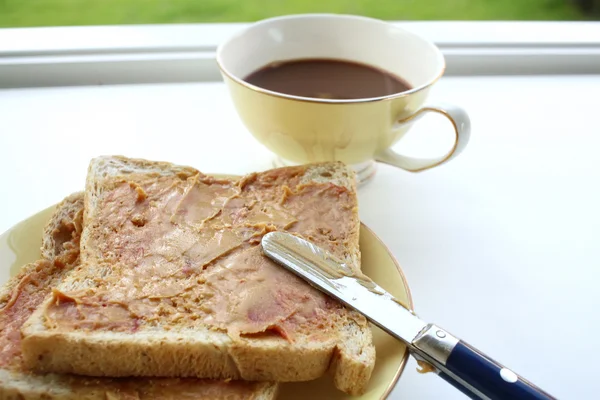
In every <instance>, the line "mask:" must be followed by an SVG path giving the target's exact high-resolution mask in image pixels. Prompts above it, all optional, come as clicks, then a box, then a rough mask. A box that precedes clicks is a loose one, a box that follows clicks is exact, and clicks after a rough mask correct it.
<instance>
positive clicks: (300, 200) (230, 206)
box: [0, 157, 375, 399]
mask: <svg viewBox="0 0 600 400" xmlns="http://www.w3.org/2000/svg"><path fill="white" fill-rule="evenodd" d="M82 215H83V218H82ZM57 221H58V222H57ZM63 226H69V227H70V228H69V229H70V230H69V229H67V230H65V228H63ZM273 230H285V231H288V232H291V233H293V234H297V235H300V236H303V237H305V238H307V239H309V240H311V241H313V242H314V243H316V244H318V245H320V246H323V247H325V248H327V249H328V250H330V251H331V252H333V253H334V254H336V255H337V256H338V257H340V258H342V259H344V260H345V261H346V262H347V264H348V265H351V266H352V267H353V268H356V269H359V268H360V252H359V247H358V234H359V231H358V230H359V220H358V212H357V199H356V187H355V181H354V176H353V174H352V173H351V171H349V170H348V169H347V168H346V167H345V166H344V165H343V164H340V163H323V164H314V165H307V166H300V167H288V168H281V169H275V170H270V171H266V172H262V173H255V174H250V175H247V176H245V177H243V178H235V179H224V178H216V177H212V176H208V175H204V174H202V173H200V172H199V171H197V170H195V169H193V168H189V167H181V166H176V165H173V164H169V163H161V162H151V161H145V160H137V159H128V158H124V157H100V158H97V159H94V160H92V162H91V163H90V168H89V171H88V178H87V182H86V190H85V194H84V195H83V196H82V195H81V194H78V195H73V196H71V197H69V198H67V199H66V200H65V201H64V202H63V203H62V204H61V205H60V206H59V208H58V210H57V212H56V213H55V216H54V217H53V219H52V221H51V223H50V224H49V228H48V229H47V230H46V232H45V234H44V247H43V252H42V254H43V257H44V260H42V261H39V262H38V263H35V264H34V265H30V266H27V267H25V268H24V270H23V272H22V273H21V274H20V275H19V276H18V277H15V278H13V279H12V280H11V282H9V283H8V284H7V285H5V288H4V289H5V290H4V293H5V294H4V297H2V298H0V299H3V301H4V303H2V302H0V321H1V318H5V319H6V320H8V319H12V320H14V321H15V322H14V323H13V324H12V325H11V326H12V328H11V329H4V328H2V329H3V331H2V332H1V335H3V337H4V335H5V331H6V332H8V333H7V334H6V337H8V336H10V337H11V338H13V341H12V342H11V343H12V344H11V345H10V346H8V348H9V350H10V351H12V352H15V354H17V356H18V357H16V358H14V359H17V358H18V362H15V361H13V364H12V365H13V367H10V366H9V367H6V368H4V366H3V365H2V364H1V360H2V358H0V367H2V368H4V369H3V370H1V371H2V372H0V398H1V396H2V395H1V393H8V394H9V395H10V394H11V393H21V395H22V396H25V397H27V393H30V394H31V393H34V392H32V391H33V390H34V389H31V388H32V387H38V388H37V389H35V390H37V392H35V393H54V392H56V393H58V392H60V393H63V394H64V396H63V397H66V398H69V397H68V396H69V395H71V397H73V398H86V397H85V396H88V393H92V394H91V395H89V396H88V397H89V398H105V397H107V396H108V395H105V397H94V395H97V394H99V393H103V394H105V393H111V395H113V394H114V393H116V395H115V396H116V397H115V398H119V397H118V396H119V393H135V395H137V396H138V397H139V398H167V397H169V396H171V397H172V398H207V399H212V398H215V399H218V398H228V399H229V398H231V399H238V398H239V399H242V398H244V399H246V398H247V399H270V398H274V396H275V392H276V384H273V383H265V382H290V381H306V380H311V379H316V378H318V377H320V376H322V375H324V374H325V373H326V372H328V371H329V372H330V373H331V374H332V375H333V380H334V383H335V385H336V386H337V387H338V388H339V389H340V390H343V391H345V392H347V393H350V394H359V393H361V392H363V391H364V390H365V388H366V385H367V383H368V381H369V378H370V375H371V372H372V369H373V366H374V362H375V350H374V346H373V344H372V337H371V331H370V328H369V325H368V323H367V321H366V320H365V319H364V317H362V316H361V315H359V314H358V313H356V312H354V311H351V310H348V309H346V308H345V307H343V306H342V305H341V304H339V303H338V302H336V301H334V300H332V299H331V298H329V297H327V296H325V295H324V294H322V293H320V292H318V291H317V290H316V289H314V288H312V287H310V286H309V285H307V284H306V283H305V282H303V281H301V280H300V279H298V278H296V277H295V276H293V275H292V274H290V273H288V272H287V271H285V270H283V269H282V268H281V267H279V266H277V265H275V264H273V263H272V262H271V261H270V260H268V259H267V258H266V257H265V256H264V255H263V254H262V252H261V250H260V239H261V237H262V235H264V234H265V233H267V232H270V231H273ZM65 232H66V233H65ZM38 275H39V276H38ZM31 285H33V286H31ZM25 288H28V289H26V290H25ZM23 293H35V295H30V296H23ZM15 296H16V298H17V300H19V299H21V297H22V298H23V299H25V300H23V301H15V300H14V298H15ZM25 301H29V303H28V304H27V305H24V306H23V305H22V303H23V302H25ZM11 310H17V311H16V312H15V311H11ZM24 310H26V311H24ZM11 313H12V314H11ZM9 314H10V315H9ZM3 315H4V316H3ZM15 315H18V318H13V317H14V316H15ZM0 326H1V325H0ZM19 330H20V331H21V334H22V340H21V337H20V335H19V334H18V333H19ZM15 337H17V339H16V340H15V339H14V338H15ZM19 341H20V343H18V342H19ZM0 343H1V342H0ZM4 353H5V352H4V350H3V353H2V354H4ZM7 365H8V364H7ZM15 371H16V372H15ZM24 371H35V373H30V372H24ZM15 373H18V374H21V375H19V376H22V377H23V378H22V379H20V380H16V379H13V378H8V379H7V378H6V374H15ZM72 374H77V375H84V376H86V378H82V377H78V378H74V377H73V375H72ZM12 381H14V382H22V383H21V384H20V385H19V384H13V385H12V386H10V385H9V384H7V382H12ZM44 382H45V385H46V386H44ZM15 385H16V387H17V388H15ZM48 385H49V386H48ZM19 388H20V389H19ZM11 390H12V392H11ZM15 390H21V392H18V391H17V392H15ZM27 390H30V392H27ZM53 391H54V392H53ZM23 393H24V394H23ZM176 393H179V394H176ZM184 394H185V396H187V397H185V396H184ZM84 395H85V396H84ZM97 396H100V395H97ZM29 397H31V398H36V397H35V396H34V395H30V396H29ZM55 397H57V398H62V397H61V396H55ZM50 398H52V397H50ZM109 398H112V397H109ZM121 398H126V397H125V396H121ZM134 398H135V397H134ZM169 398H170V397H169Z"/></svg>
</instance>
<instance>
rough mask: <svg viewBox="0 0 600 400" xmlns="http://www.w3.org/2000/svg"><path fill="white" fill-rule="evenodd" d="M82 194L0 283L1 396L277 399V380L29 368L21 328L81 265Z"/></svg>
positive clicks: (64, 205)
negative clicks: (37, 253) (29, 257)
mask: <svg viewBox="0 0 600 400" xmlns="http://www.w3.org/2000/svg"><path fill="white" fill-rule="evenodd" d="M83 208H84V206H83V193H75V194H73V195H71V196H69V197H67V198H66V199H65V200H64V201H63V202H61V203H60V204H59V205H58V207H57V209H56V210H55V212H54V214H53V216H52V218H51V220H50V221H49V223H48V224H47V226H46V228H45V231H44V235H43V245H42V257H43V259H42V260H39V261H37V262H34V263H31V264H28V265H26V266H24V267H23V268H22V270H21V271H20V273H19V274H18V275H17V276H15V277H13V278H12V279H10V280H9V281H8V282H7V283H6V284H4V285H3V286H2V287H0V400H5V399H6V400H8V399H20V400H23V399H25V400H29V399H32V400H33V399H46V400H50V399H62V400H71V399H72V400H76V399H89V400H117V399H123V400H125V399H173V398H177V399H236V400H242V399H245V400H273V399H274V398H275V395H276V389H277V385H276V384H270V383H259V382H240V381H232V382H225V381H202V380H198V379H167V378H162V379H146V378H135V379H132V378H122V379H110V378H84V377H77V376H69V375H57V374H35V373H32V372H29V371H27V370H26V369H25V368H24V366H23V364H22V359H21V350H20V332H19V330H20V328H21V325H22V323H23V322H24V321H25V320H26V319H27V317H28V316H29V315H30V314H31V313H32V312H33V309H34V308H35V307H37V306H38V305H39V304H40V303H41V302H42V301H43V299H44V298H45V297H46V296H47V295H49V294H50V292H51V290H50V288H51V287H53V286H56V285H57V284H58V283H59V282H60V280H61V279H62V278H63V276H64V275H65V274H66V273H67V272H68V271H69V270H71V269H72V268H73V267H74V266H77V265H78V263H79V239H80V235H81V232H82V219H83Z"/></svg>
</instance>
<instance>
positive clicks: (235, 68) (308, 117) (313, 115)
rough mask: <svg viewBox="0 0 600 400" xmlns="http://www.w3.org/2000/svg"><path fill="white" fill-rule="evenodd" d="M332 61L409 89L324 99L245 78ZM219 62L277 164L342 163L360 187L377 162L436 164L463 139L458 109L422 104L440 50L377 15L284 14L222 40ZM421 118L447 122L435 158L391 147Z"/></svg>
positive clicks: (465, 120) (438, 72)
mask: <svg viewBox="0 0 600 400" xmlns="http://www.w3.org/2000/svg"><path fill="white" fill-rule="evenodd" d="M296 59H336V60H346V61H352V62H356V63H361V64H366V65H369V66H373V67H376V68H378V69H381V70H384V71H387V72H389V73H391V74H393V75H395V76H398V77H401V78H402V79H403V80H405V81H407V82H408V83H409V84H410V86H411V89H410V90H407V91H404V92H401V93H394V94H391V95H385V96H380V97H371V98H360V99H341V100H338V99H329V98H312V97H300V96H295V95H291V94H284V93H278V92H275V91H271V90H267V89H264V88H261V87H258V86H255V85H252V84H249V83H248V82H246V81H245V80H244V79H245V78H246V77H248V76H249V75H250V74H252V73H253V72H255V71H256V70H258V69H260V68H262V67H264V66H266V65H269V64H271V63H274V62H281V61H287V60H296ZM217 62H218V64H219V67H220V69H221V73H222V75H223V78H224V80H225V82H226V83H227V86H228V88H229V91H230V93H231V96H232V98H233V102H234V104H235V107H236V109H237V111H238V113H239V115H240V117H241V119H242V121H243V122H244V124H245V125H246V127H247V128H248V130H249V131H250V132H251V133H252V134H253V135H254V136H255V137H256V139H258V141H259V142H261V143H262V144H263V145H265V146H266V147H267V148H269V149H270V150H271V151H273V152H274V153H275V154H277V155H278V156H279V157H280V160H281V163H283V164H288V165H290V164H301V163H310V162H319V161H343V162H345V163H347V164H350V165H352V166H353V167H354V169H355V170H356V172H357V174H358V178H359V180H360V181H365V180H366V179H368V178H369V177H371V176H372V175H373V173H374V172H375V165H376V164H375V161H381V162H384V163H387V164H391V165H394V166H396V167H399V168H402V169H405V170H407V171H413V172H417V171H423V170H426V169H429V168H433V167H436V166H438V165H441V164H443V163H445V162H447V161H449V160H450V159H452V158H454V157H455V156H456V155H458V154H459V153H460V152H461V150H463V149H464V147H465V146H466V144H467V142H468V140H469V133H470V121H469V117H468V116H467V114H466V112H465V111H464V110H462V109H461V108H459V107H456V106H451V105H425V102H426V99H427V95H428V94H429V91H430V89H431V87H432V86H433V84H434V83H436V82H437V81H438V80H439V79H440V78H441V76H442V75H443V73H444V69H445V61H444V57H443V55H442V53H441V52H440V50H439V49H438V48H437V47H436V46H435V45H434V44H433V43H431V42H429V41H428V40H426V39H424V38H422V37H420V36H418V35H415V34H413V33H410V32H408V31H406V30H404V29H402V28H400V27H398V26H396V25H392V24H390V23H386V22H383V21H379V20H376V19H371V18H365V17H359V16H349V15H329V14H307V15H292V16H285V17H278V18H271V19H267V20H263V21H260V22H257V23H255V24H253V25H251V26H249V27H248V28H246V29H244V30H243V31H241V32H239V33H238V34H237V35H235V36H233V37H232V38H230V39H229V40H227V41H226V42H224V43H223V44H221V45H220V46H219V48H218V51H217ZM428 112H435V113H439V114H441V115H443V116H445V117H446V118H448V119H449V120H450V122H451V123H452V124H451V125H452V128H453V130H454V134H455V140H454V144H453V146H452V148H451V149H450V150H449V151H448V152H447V153H446V154H443V155H441V156H439V157H436V158H428V159H424V158H413V157H408V156H405V155H401V154H398V153H397V152H395V151H394V150H392V149H391V146H392V145H394V144H395V143H396V142H398V141H399V140H400V139H402V137H403V136H404V135H405V134H406V132H407V131H408V130H409V129H410V127H411V125H412V124H413V123H414V122H415V121H416V120H417V119H419V117H421V116H422V115H424V114H426V113H428Z"/></svg>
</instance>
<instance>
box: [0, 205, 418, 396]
mask: <svg viewBox="0 0 600 400" xmlns="http://www.w3.org/2000/svg"><path fill="white" fill-rule="evenodd" d="M53 210H54V207H50V208H47V209H46V210H44V211H41V212H39V213H37V214H35V215H33V216H31V217H30V218H28V219H26V220H25V221H22V222H21V223H19V224H17V225H15V226H14V227H12V228H11V229H9V230H8V231H6V232H5V233H4V234H2V235H1V236H0V284H2V283H4V282H6V280H7V279H8V278H9V276H12V275H14V274H16V273H17V272H18V271H19V268H20V267H21V266H22V265H24V264H26V263H28V262H32V261H35V260H37V259H38V258H39V257H40V245H41V240H42V239H41V236H42V230H43V228H44V225H45V224H46V222H47V221H48V220H49V219H50V216H51V215H52V211H53ZM360 250H361V252H362V266H363V267H362V268H363V272H364V273H365V274H366V275H368V276H370V277H371V278H372V279H373V280H374V281H375V282H377V283H378V284H379V285H381V286H382V287H383V288H384V289H386V290H387V291H389V292H390V293H392V294H393V295H394V296H396V298H398V299H399V300H400V301H402V302H403V303H404V304H405V305H407V306H409V307H410V308H411V309H412V299H411V297H410V291H409V289H408V285H407V283H406V279H405V278H404V275H403V274H402V270H401V269H400V266H399V265H398V263H397V261H396V260H395V259H394V257H393V256H392V254H391V253H390V251H389V250H388V249H387V248H386V247H385V245H384V244H383V243H382V242H381V241H380V240H379V238H378V237H377V236H375V234H374V233H373V232H372V231H371V230H370V229H369V228H367V227H366V226H365V225H361V230H360ZM373 336H374V341H375V347H376V349H377V363H376V365H375V371H374V372H373V376H372V378H371V382H370V384H369V388H368V390H367V392H366V393H365V394H364V395H363V396H360V397H351V396H348V395H345V394H344V393H341V392H340V391H338V390H336V389H335V388H334V387H333V385H332V383H331V379H329V377H324V378H322V379H319V380H316V381H312V382H302V383H287V384H284V385H282V389H281V392H280V395H279V398H280V399H286V400H296V399H297V400H300V399H302V400H305V399H309V398H312V399H328V400H338V399H354V400H358V399H364V400H367V399H369V400H376V399H385V398H386V397H387V395H388V394H389V392H390V391H391V389H392V388H393V386H394V384H395V383H396V381H397V380H398V378H399V377H400V374H401V373H402V370H403V369H404V366H405V365H406V361H407V359H408V351H407V350H406V347H405V346H404V345H403V344H402V343H400V342H399V341H397V340H395V339H392V338H391V337H390V336H388V335H387V334H386V333H384V332H383V331H381V330H380V329H379V328H377V327H373Z"/></svg>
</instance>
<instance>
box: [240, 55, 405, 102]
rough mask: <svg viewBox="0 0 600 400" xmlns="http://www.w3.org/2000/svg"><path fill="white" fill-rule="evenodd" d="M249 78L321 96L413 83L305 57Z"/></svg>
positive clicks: (358, 94)
mask: <svg viewBox="0 0 600 400" xmlns="http://www.w3.org/2000/svg"><path fill="white" fill-rule="evenodd" d="M244 80H245V81H246V82H248V83H250V84H252V85H255V86H258V87H261V88H264V89H268V90H272V91H274V92H278V93H285V94H291V95H294V96H301V97H313V98H320V99H345V100H348V99H364V98H370V97H380V96H388V95H390V94H395V93H401V92H404V91H406V90H409V89H411V87H410V86H409V85H408V83H406V82H405V81H403V80H402V79H401V78H399V77H397V76H394V75H392V74H390V73H389V72H386V71H383V70H380V69H377V68H374V67H371V66H369V65H365V64H359V63H355V62H349V61H340V60H330V59H303V60H291V61H283V62H277V63H272V64H269V65H267V66H265V67H263V68H261V69H259V70H257V71H255V72H253V73H251V74H250V75H248V76H247V77H246V79H244Z"/></svg>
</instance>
